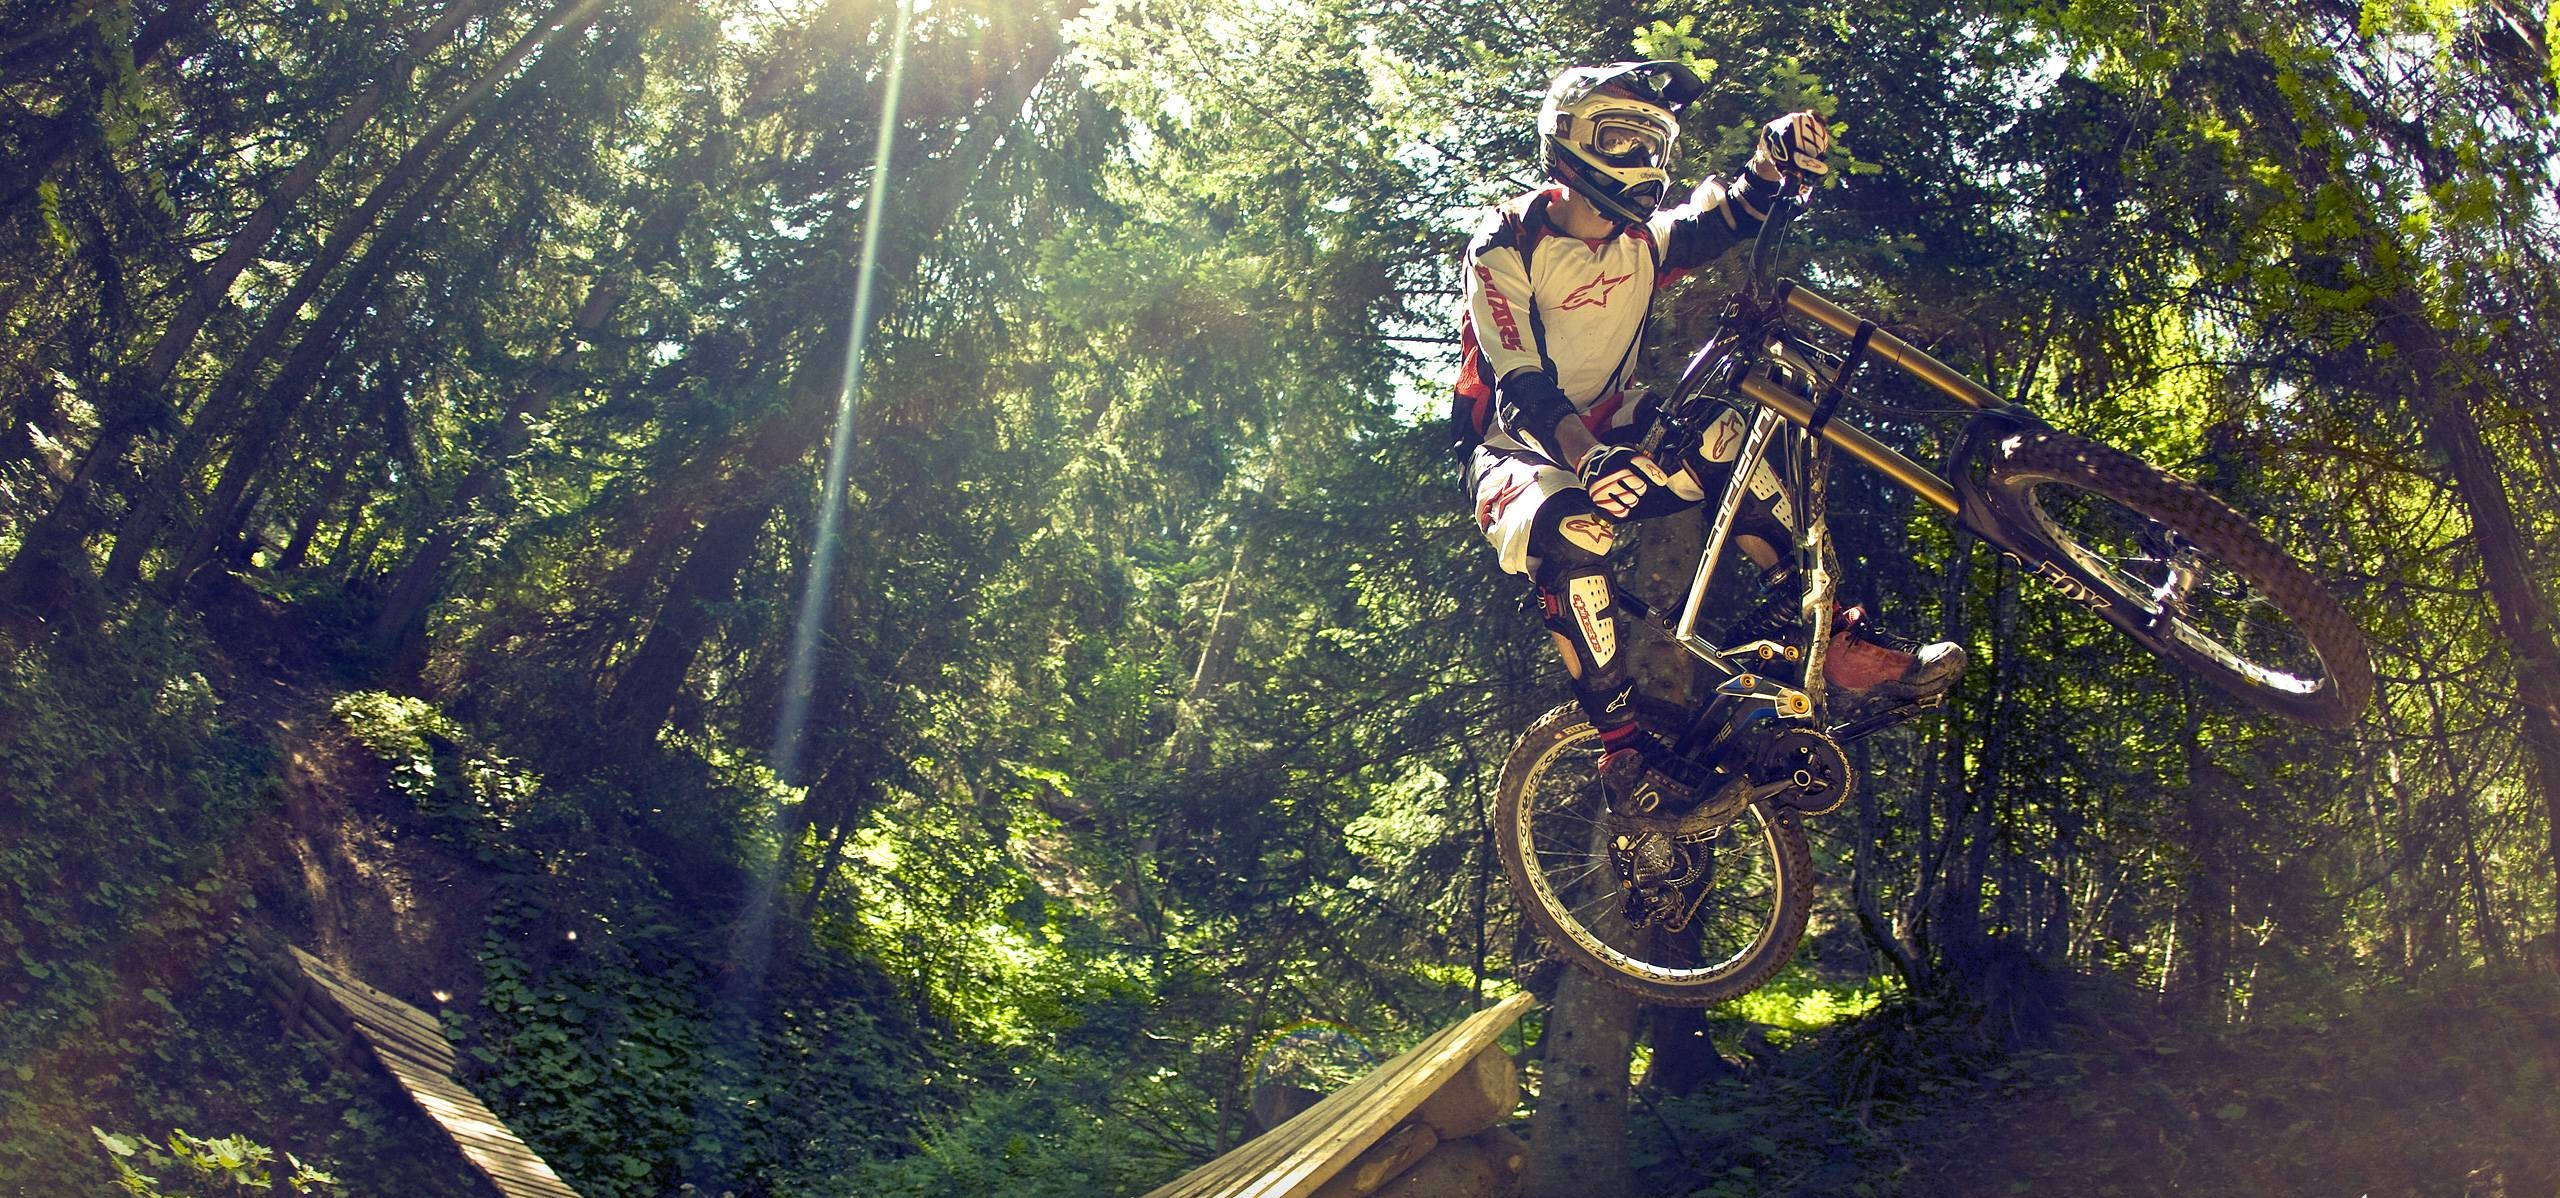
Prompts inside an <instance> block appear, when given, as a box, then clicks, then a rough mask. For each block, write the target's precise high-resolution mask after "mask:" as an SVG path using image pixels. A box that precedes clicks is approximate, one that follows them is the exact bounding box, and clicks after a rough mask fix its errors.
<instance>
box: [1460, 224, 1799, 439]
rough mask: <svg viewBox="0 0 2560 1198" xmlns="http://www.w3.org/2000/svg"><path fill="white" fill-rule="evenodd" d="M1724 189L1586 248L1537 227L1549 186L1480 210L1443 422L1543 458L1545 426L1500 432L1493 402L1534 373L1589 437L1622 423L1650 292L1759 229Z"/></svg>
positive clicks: (1628, 411) (1630, 415) (1629, 413)
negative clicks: (1454, 384)
mask: <svg viewBox="0 0 2560 1198" xmlns="http://www.w3.org/2000/svg"><path fill="white" fill-rule="evenodd" d="M1727 191H1728V189H1727V188H1726V187H1724V186H1723V185H1722V184H1720V183H1713V182H1711V183H1710V184H1709V185H1708V186H1706V187H1702V188H1700V189H1699V194H1698V195H1697V196H1696V197H1695V198H1694V199H1693V201H1692V203H1690V204H1689V205H1687V206H1684V207H1681V208H1674V209H1667V210H1664V211H1661V212H1657V213H1655V214H1654V217H1653V220H1652V221H1651V222H1650V223H1648V224H1646V225H1640V226H1632V227H1629V228H1628V229H1627V230H1626V231H1625V232H1623V233H1620V234H1618V235H1616V236H1612V237H1605V238H1601V239H1598V240H1585V239H1582V238H1578V237H1573V236H1569V235H1567V234H1565V233H1564V232H1562V231H1560V230H1558V229H1556V228H1555V227H1554V226H1553V225H1552V224H1550V223H1549V221H1548V219H1547V206H1548V205H1549V204H1552V203H1555V202H1558V201H1561V200H1562V199H1564V198H1565V191H1564V189H1563V188H1561V187H1550V188H1545V189H1542V190H1539V191H1533V192H1529V193H1527V194H1524V195H1520V196H1515V197H1513V198H1512V199H1511V200H1510V201H1508V202H1506V203H1504V204H1502V205H1499V206H1497V207H1495V208H1494V209H1492V210H1491V211H1490V212H1488V213H1487V214H1486V218H1485V222H1484V224H1483V225H1482V226H1481V227H1480V228H1479V229H1478V231H1477V233H1476V235H1475V237H1474V239H1473V240H1471V241H1470V242H1469V243H1468V244H1467V252H1466V257H1465V260H1464V269H1465V274H1466V278H1465V280H1464V282H1465V296H1466V298H1465V304H1464V310H1463V313H1462V315H1461V317H1460V323H1459V342H1460V346H1461V350H1460V353H1461V368H1460V369H1461V373H1460V378H1459V381H1458V411H1457V412H1456V413H1455V414H1454V415H1456V417H1457V418H1458V422H1459V423H1460V425H1461V426H1471V429H1472V431H1473V432H1474V433H1475V434H1477V435H1480V436H1481V437H1482V439H1483V443H1484V444H1485V445H1487V446H1490V447H1492V448H1496V449H1503V450H1512V451H1517V450H1524V449H1525V450H1531V451H1536V452H1540V453H1541V454H1543V453H1544V449H1543V447H1542V446H1541V445H1540V442H1541V441H1542V440H1543V439H1544V437H1545V436H1546V435H1547V433H1548V432H1549V431H1551V430H1552V429H1553V427H1554V421H1553V420H1552V419H1550V420H1548V421H1547V425H1548V427H1547V428H1546V429H1537V428H1523V429H1512V428H1505V427H1503V425H1502V421H1501V420H1500V419H1499V418H1498V414H1497V411H1496V404H1495V402H1494V400H1495V394H1496V392H1497V391H1498V390H1500V389H1502V387H1503V385H1504V384H1505V382H1506V381H1507V380H1512V379H1513V376H1515V375H1518V374H1522V373H1524V372H1528V371H1535V372H1538V373H1539V374H1541V375H1543V376H1544V377H1545V378H1547V379H1550V380H1553V382H1554V385H1555V387H1556V388H1557V389H1559V390H1561V391H1562V392H1563V393H1564V400H1565V402H1566V403H1568V404H1570V405H1571V407H1572V410H1573V411H1574V412H1576V413H1579V414H1580V415H1581V416H1582V418H1583V422H1584V424H1585V425H1587V426H1589V427H1590V429H1591V430H1592V432H1593V433H1594V434H1595V435H1597V434H1602V433H1605V432H1607V431H1609V430H1612V429H1618V428H1624V427H1626V426H1627V424H1628V423H1629V422H1630V421H1632V420H1633V419H1634V415H1635V414H1634V412H1633V410H1632V409H1633V405H1631V404H1629V403H1627V402H1626V400H1627V386H1628V384H1629V383H1630V382H1631V381H1632V378H1633V375H1634V373H1635V371H1636V368H1637V360H1638V356H1639V354H1640V353H1641V352H1642V350H1643V342H1644V325H1645V316H1646V313H1647V312H1648V311H1649V310H1650V309H1651V308H1652V305H1653V297H1654V294H1655V292H1657V291H1658V290H1660V289H1661V288H1662V286H1663V285H1665V284H1667V283H1669V282H1671V281H1672V280H1674V279H1676V278H1678V277H1679V276H1680V275H1681V274H1683V273H1686V272H1687V271H1689V270H1691V269H1694V268H1696V267H1698V266H1701V265H1704V264H1705V263H1706V262H1707V261H1709V260H1710V259H1712V258H1714V257H1715V256H1716V255H1718V254H1720V253H1722V252H1724V251H1725V250H1726V249H1728V248H1730V247H1732V246H1733V245H1734V244H1735V243H1736V242H1738V241H1740V240H1741V239H1742V237H1743V236H1744V235H1745V234H1746V233H1747V232H1750V231H1752V230H1754V229H1756V228H1757V226H1758V224H1759V222H1758V221H1757V220H1756V219H1752V218H1751V216H1750V212H1749V209H1747V208H1744V207H1743V206H1742V205H1741V204H1740V203H1738V202H1737V200H1738V197H1736V198H1733V199H1729V198H1728V197H1727ZM1745 222H1747V223H1748V226H1749V227H1748V228H1746V227H1745ZM1513 385H1515V386H1517V385H1518V384H1517V383H1514V384H1513ZM1557 415H1558V416H1559V417H1560V416H1561V411H1558V413H1557ZM1532 423H1534V421H1533V422H1532Z"/></svg>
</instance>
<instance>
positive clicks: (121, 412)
mask: <svg viewBox="0 0 2560 1198" xmlns="http://www.w3.org/2000/svg"><path fill="white" fill-rule="evenodd" d="M469 10H470V5H469V4H461V3H458V4H455V5H452V6H450V7H449V8H448V9H447V10H446V13H445V15H444V17H443V18H441V19H440V20H439V21H438V23H437V25H436V26H435V30H441V31H448V32H449V30H450V29H451V28H452V27H453V26H454V25H457V24H459V22H460V21H461V20H462V19H464V18H465V17H467V16H468V15H469ZM603 10H604V0H567V3H566V4H564V6H563V12H562V14H561V15H559V16H558V17H557V20H556V23H555V22H554V21H552V20H546V21H544V22H541V23H538V24H536V25H535V26H534V27H533V28H532V29H529V30H527V31H526V32H525V34H524V36H523V37H521V38H519V39H518V40H517V42H516V44H515V45H514V46H513V47H511V48H510V49H509V50H508V51H507V53H506V55H505V56H503V57H502V58H501V59H500V61H499V62H498V63H496V64H495V65H493V66H492V67H491V68H490V69H489V70H487V71H485V72H483V73H482V74H481V76H480V77H479V78H478V79H477V80H475V81H474V82H473V83H472V85H471V86H470V87H469V88H467V89H465V90H464V92H463V94H462V95H460V96H459V97H456V98H455V99H454V100H453V102H452V103H450V104H448V105H447V106H446V108H445V111H444V113H443V115H442V116H440V117H439V118H438V119H437V121H436V123H435V124H433V125H431V126H429V127H428V128H427V130H426V131H425V132H423V133H421V134H419V136H418V138H417V141H416V143H415V144H413V145H412V146H411V147H410V152H411V154H416V153H418V152H419V151H420V149H421V148H422V147H426V146H430V145H435V144H441V143H442V142H443V141H444V139H445V138H446V137H447V136H449V135H450V134H451V133H452V132H453V129H454V127H455V126H456V125H458V124H460V123H461V121H462V119H463V118H464V117H465V116H467V115H469V114H470V112H471V110H472V109H474V108H476V107H478V105H479V104H480V102H481V101H482V100H484V99H486V98H487V97H488V95H489V94H490V93H491V92H492V91H495V90H496V89H497V87H498V85H499V84H500V83H501V82H503V81H505V80H506V79H507V78H508V77H509V76H510V75H512V74H513V73H514V71H515V69H516V67H517V66H519V65H521V64H522V63H523V61H524V60H525V59H526V58H527V57H529V56H531V55H532V54H533V53H534V52H535V51H537V50H539V49H541V48H542V47H543V46H545V45H547V44H549V43H550V41H551V40H552V39H553V38H554V37H555V36H557V35H560V34H565V33H570V32H572V31H574V30H578V29H583V28H585V26H586V25H587V24H588V23H589V22H592V21H594V20H595V19H596V17H597V16H599V15H600V14H601V13H602V12H603ZM430 32H434V31H432V30H431V31H430ZM421 40H422V41H424V40H426V39H423V38H422V39H421ZM402 78H403V80H404V81H405V79H406V75H405V74H404V75H403V76H402ZM388 98H389V81H388V80H385V81H383V82H382V83H377V84H376V85H375V86H374V87H372V88H369V89H367V91H366V92H365V93H363V94H362V95H360V96H358V97H357V99H356V101H355V103H354V104H352V105H350V106H349V107H348V108H347V109H346V110H345V111H342V112H341V113H340V114H339V116H338V118H337V119H336V120H334V121H332V122H331V124H330V126H329V128H328V130H327V131H326V132H325V133H324V134H323V136H322V139H321V143H320V145H318V146H315V147H314V148H313V150H312V152H311V153H309V154H306V155H304V157H303V159H302V160H301V161H300V162H297V163H296V164H295V165H294V167H293V169H292V171H290V172H289V173H288V174H287V175H286V177H285V179H284V180H283V181H282V182H281V183H279V184H278V185H277V187H276V189H275V190H274V191H272V192H270V193H269V195H268V196H267V198H266V199H265V200H264V201H263V202H261V203H260V204H259V206H258V209H257V211H256V212H254V213H252V214H251V216H250V218H249V221H248V223H247V224H246V225H244V226H243V227H242V228H241V229H240V230H239V231H238V232H237V233H234V234H233V235H232V237H231V238H230V240H228V241H227V242H225V243H224V248H223V253H222V255H221V257H219V258H217V259H216V260H215V261H214V262H213V264H212V265H211V266H209V267H208V268H207V269H206V270H205V272H204V273H203V274H202V275H200V276H198V277H197V279H196V281H195V285H194V286H193V287H192V288H190V290H189V291H188V294H187V296H186V298H185V299H184V300H182V301H181V302H180V304H179V308H178V311H177V312H176V313H175V314H174V315H173V316H172V317H171V318H170V319H169V321H168V322H167V324H166V326H165V327H164V329H163V331H162V333H161V335H160V338H159V340H158V341H156V342H155V343H153V345H152V348H151V350H150V352H149V353H148V354H146V355H145V356H144V358H143V360H142V362H141V364H140V365H139V366H137V367H135V368H134V369H133V370H131V371H129V372H126V373H125V374H124V375H123V376H122V377H120V378H118V379H117V380H116V381H115V383H114V384H113V385H112V386H111V388H110V392H111V394H112V396H113V400H112V404H111V407H112V411H113V413H114V414H113V415H110V416H109V417H108V419H107V422H106V423H105V424H104V425H103V426H102V427H100V428H99V430H98V435H97V437H96V439H95V440H94V441H93V442H92V443H91V444H90V446H89V450H88V452H87V453H86V454H85V455H84V456H83V457H82V459H81V462H80V466H79V468H78V469H76V470H75V471H74V472H73V473H72V476H71V481H70V482H69V483H67V484H65V485H64V487H63V489H62V492H61V494H59V495H57V496H55V498H54V504H53V507H52V508H51V509H50V510H48V511H47V512H46V513H45V514H44V516H43V517H41V518H40V519H38V521H37V522H36V525H35V527H34V528H32V529H30V531H29V533H28V536H27V538H26V541H25V543H24V544H23V545H22V546H21V547H20V549H19V553H18V562H13V563H12V568H13V570H14V569H15V568H16V567H17V565H18V563H19V562H28V563H29V564H30V565H34V564H35V563H33V562H30V555H40V556H41V558H44V559H52V560H54V561H55V562H56V563H57V564H60V563H61V562H62V561H64V560H67V558H68V557H69V556H70V554H71V551H72V550H73V549H74V548H75V547H76V546H77V543H78V540H79V537H80V535H81V533H82V531H83V530H84V529H85V527H86V526H87V523H88V514H87V511H86V509H87V507H88V496H89V491H90V489H91V488H92V487H93V486H94V485H95V484H96V482H97V478H98V476H99V475H100V474H101V473H102V472H104V471H105V470H106V469H107V468H108V467H109V466H111V465H113V464H114V463H115V462H117V461H120V460H122V459H123V457H124V453H125V450H126V449H127V448H128V447H130V446H131V445H132V443H133V441H134V439H135V438H137V437H139V436H140V435H141V433H142V431H143V430H144V428H146V427H147V426H149V425H150V424H152V423H153V422H154V421H155V420H156V419H157V416H156V415H155V414H156V413H158V412H160V411H162V410H163V408H164V404H163V401H162V398H161V391H162V389H163V387H164V385H165V384H166V383H167V382H168V379H169V376H170V374H171V373H172V372H174V371H175V370H176V368H177V364H178V360H179V359H180V357H182V356H183V355H184V354H185V353H186V351H187V350H188V349H189V348H190V347H192V346H193V345H194V344H195V339H196V335H197V334H198V333H199V332H201V331H203V328H204V324H205V321H206V320H207V319H209V318H210V317H211V316H212V314H213V312H214V309H215V308H216V307H217V306H218V305H219V304H220V303H221V301H222V300H223V298H224V297H225V296H227V295H228V294H229V293H230V289H231V284H232V282H233V280H235V279H237V278H238V277H239V274H240V272H241V271H243V270H245V269H247V267H248V265H249V263H250V262H251V261H254V260H255V259H256V258H257V257H258V256H259V255H260V254H262V253H263V252H265V250H266V247H267V245H268V243H269V242H270V241H271V240H272V239H273V238H274V236H275V233H276V230H277V229H278V228H279V227H281V226H282V225H283V223H284V219H285V216H286V215H287V214H288V213H289V212H290V211H291V210H292V208H293V206H294V205H295V204H297V203H299V202H300V200H301V199H302V196H303V194H304V193H305V192H307V191H309V189H310V187H311V184H312V183H313V182H315V181H317V179H318V177H319V174H320V171H321V168H322V167H324V166H326V165H327V164H328V162H329V161H330V160H331V159H332V158H334V157H335V156H336V154H337V152H338V150H340V149H342V148H344V146H345V144H346V142H347V141H349V140H351V139H352V138H353V137H354V136H355V134H356V133H357V132H358V131H359V130H360V129H361V128H362V127H363V125H364V123H365V121H367V120H369V119H370V118H371V117H372V115H373V113H374V111H375V110H376V109H378V108H379V107H380V106H381V105H382V103H383V101H385V100H387V99H388ZM404 160H405V159H404Z"/></svg>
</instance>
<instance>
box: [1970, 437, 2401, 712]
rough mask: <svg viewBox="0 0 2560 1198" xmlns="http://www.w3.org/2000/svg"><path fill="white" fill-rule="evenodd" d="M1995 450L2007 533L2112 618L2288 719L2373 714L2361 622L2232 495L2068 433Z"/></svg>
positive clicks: (1996, 488) (1995, 485)
mask: <svg viewBox="0 0 2560 1198" xmlns="http://www.w3.org/2000/svg"><path fill="white" fill-rule="evenodd" d="M1992 453H1993V457H1992V459H1991V463H1990V466H1991V468H1990V472H1989V482H1990V485H1991V491H1992V494H1993V495H1994V496H1995V497H1996V499H1997V502H1998V504H1999V506H2001V507H2002V508H2003V509H2004V510H2003V512H2002V515H2003V516H2004V517H2005V518H2004V520H2003V521H2002V531H2003V532H2005V533H2006V534H2008V535H2009V536H2010V537H2011V538H2012V539H2014V540H2020V541H2024V542H2027V543H2028V546H2027V547H2029V548H2033V549H2036V550H2038V551H2039V555H2040V556H2043V557H2045V558H2046V559H2047V560H2048V561H2049V563H2050V566H2049V571H2053V572H2059V574H2060V575H2061V576H2062V578H2067V579H2068V580H2069V582H2068V583H2067V584H2064V586H2063V589H2065V590H2066V591H2070V592H2071V593H2072V595H2073V597H2074V598H2077V599H2080V600H2081V601H2082V602H2084V603H2087V604H2089V605H2090V606H2091V607H2093V608H2096V609H2097V611H2098V614H2099V615H2100V616H2102V617H2104V618H2105V619H2106V620H2107V622H2109V623H2111V624H2114V625H2115V626H2116V627H2118V628H2120V629H2123V630H2124V631H2125V632H2126V633H2128V634H2130V635H2131V636H2133V638H2134V639H2136V640H2138V641H2141V642H2142V643H2143V645H2144V646H2145V647H2147V648H2149V649H2151V650H2152V651H2153V652H2155V653H2158V654H2159V655H2161V656H2162V657H2165V658H2167V659H2169V660H2171V661H2173V662H2176V663H2178V664H2179V665H2182V666H2185V667H2186V668H2188V669H2190V670H2193V671H2194V672H2195V673H2197V674H2198V675H2201V676H2202V677H2204V678H2205V679H2207V680H2208V681H2211V682H2212V683H2213V684H2214V685H2216V686H2218V687H2221V688H2222V689H2223V690H2225V691H2227V692H2229V693H2231V694H2233V695H2235V696H2238V697H2239V698H2241V699H2243V700H2245V701H2247V702H2249V703H2251V704H2253V705H2255V706H2258V707H2261V708H2264V709H2266V710H2268V711H2271V712H2274V713H2276V714H2278V715H2282V716H2287V717H2290V718H2293V719H2297V720H2301V721H2303V722H2305V723H2310V724H2318V725H2322V726H2324V727H2331V728H2340V727H2345V726H2346V725H2349V724H2352V723H2354V722H2355V720H2356V717H2357V716H2359V715H2360V714H2362V713H2363V711H2364V708H2365V704H2366V703H2367V702H2368V701H2369V700H2370V699H2371V698H2372V696H2373V671H2372V667H2371V665H2370V664H2369V663H2368V661H2367V659H2366V656H2365V644H2364V636H2363V634H2362V633H2360V632H2358V631H2357V629H2356V626H2355V621H2354V620H2353V619H2352V618H2350V617H2349V616H2348V615H2347V613H2346V610H2345V609H2344V608H2341V607H2340V606H2339V605H2338V601H2337V600H2336V599H2333V598H2331V597H2330V595H2329V593H2328V592H2327V591H2326V590H2325V589H2323V588H2322V587H2321V586H2320V584H2319V582H2318V581H2317V580H2315V579H2313V578H2312V577H2311V575H2310V573H2309V572H2308V571H2306V570H2304V569H2303V568H2302V566H2301V565H2300V564H2298V563H2296V562H2295V561H2294V559H2293V558H2292V556H2291V555H2289V554H2287V553H2285V552H2284V551H2283V550H2281V549H2278V548H2276V547H2275V546H2274V545H2273V544H2271V543H2269V542H2268V541H2267V539H2266V538H2265V537H2264V536H2262V535H2260V534H2259V532H2258V530H2257V529H2256V528H2255V527H2253V526H2251V524H2250V523H2249V521H2248V520H2247V519H2245V518H2243V517H2242V516H2241V515H2240V514H2239V513H2237V512H2234V511H2232V510H2231V509H2230V507H2228V506H2227V505H2225V504H2224V503H2223V502H2222V501H2221V500H2219V499H2216V498H2214V497H2213V496H2212V495H2209V494H2207V493H2206V492H2205V491H2204V490H2203V489H2202V488H2200V487H2198V486H2196V485H2195V484H2194V483H2191V482H2188V481H2186V480H2185V479H2182V478H2178V477H2177V476H2175V475H2172V474H2170V473H2168V472H2167V471H2164V470H2162V469H2160V468H2159V467H2157V466H2154V465H2152V464H2151V463H2149V462H2146V461H2143V460H2142V459H2140V458H2137V457H2134V456H2133V455H2131V454H2128V453H2125V452H2123V451H2122V450H2117V449H2110V448H2108V447H2107V446H2104V445H2099V444H2097V443H2095V442H2091V441H2083V440H2081V439H2079V438H2077V437H2072V436H2067V435H2064V434H2062V433H2055V432H2028V433H2021V434H2019V435H2017V436H2015V437H2012V438H2008V439H2005V440H2004V441H2002V442H2001V443H2000V444H1999V445H1998V446H1996V447H1994V449H1993V450H1992ZM2047 577H2048V578H2054V575H2053V573H2051V572H2049V573H2048V574H2047ZM2054 580H2055V581H2057V582H2058V583H2059V582H2061V581H2062V579H2060V578H2057V579H2054Z"/></svg>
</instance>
